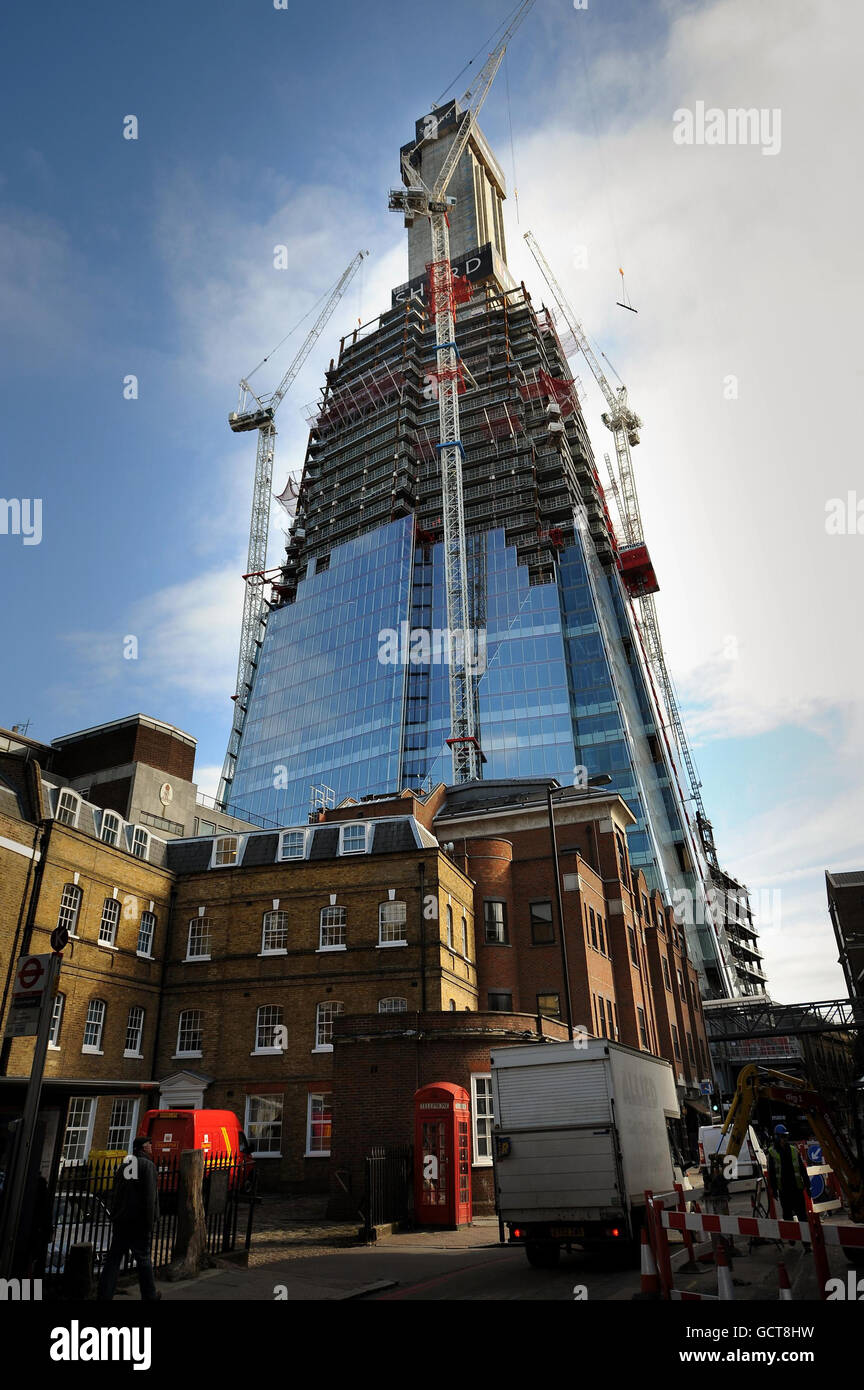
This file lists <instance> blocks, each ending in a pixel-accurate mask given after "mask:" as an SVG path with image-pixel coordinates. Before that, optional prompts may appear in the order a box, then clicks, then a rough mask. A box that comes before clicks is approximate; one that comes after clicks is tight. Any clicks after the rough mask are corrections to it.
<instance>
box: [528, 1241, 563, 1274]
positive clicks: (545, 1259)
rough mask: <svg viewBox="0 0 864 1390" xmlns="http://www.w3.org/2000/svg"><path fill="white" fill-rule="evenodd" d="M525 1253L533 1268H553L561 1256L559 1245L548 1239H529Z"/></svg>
mask: <svg viewBox="0 0 864 1390" xmlns="http://www.w3.org/2000/svg"><path fill="white" fill-rule="evenodd" d="M525 1254H526V1255H527V1256H528V1263H529V1265H531V1266H532V1267H533V1268H534V1269H554V1268H555V1266H556V1265H557V1263H558V1261H559V1259H560V1258H561V1247H560V1245H554V1244H553V1243H552V1241H549V1240H529V1242H528V1244H527V1245H526V1246H525Z"/></svg>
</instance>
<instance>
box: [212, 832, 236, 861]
mask: <svg viewBox="0 0 864 1390" xmlns="http://www.w3.org/2000/svg"><path fill="white" fill-rule="evenodd" d="M239 853H240V837H239V836H238V835H222V836H221V837H220V838H219V839H218V840H214V841H213V867H214V868H215V869H226V868H228V867H229V866H230V865H231V864H236V863H237V856H238V854H239Z"/></svg>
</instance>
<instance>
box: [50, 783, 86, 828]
mask: <svg viewBox="0 0 864 1390" xmlns="http://www.w3.org/2000/svg"><path fill="white" fill-rule="evenodd" d="M80 810H81V798H80V796H79V795H78V793H77V792H73V791H69V789H68V787H64V788H63V790H62V791H61V792H60V793H59V795H58V797H57V816H56V819H57V820H59V822H60V824H61V825H71V826H72V828H73V829H74V828H75V826H77V824H78V814H79V812H80Z"/></svg>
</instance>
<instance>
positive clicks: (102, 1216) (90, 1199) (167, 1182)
mask: <svg viewBox="0 0 864 1390" xmlns="http://www.w3.org/2000/svg"><path fill="white" fill-rule="evenodd" d="M122 1162H123V1160H122V1159H111V1158H109V1159H99V1160H97V1161H93V1162H88V1163H81V1164H74V1165H66V1166H65V1167H63V1168H61V1170H60V1173H59V1175H58V1178H57V1184H56V1188H55V1191H54V1194H53V1198H52V1200H51V1223H50V1234H49V1236H48V1242H47V1248H46V1251H45V1259H44V1278H45V1282H46V1286H47V1289H48V1291H49V1293H54V1294H56V1293H58V1292H59V1290H60V1288H61V1287H62V1284H63V1274H64V1270H65V1267H66V1262H67V1259H68V1257H69V1251H70V1250H71V1248H72V1246H73V1245H81V1244H88V1245H91V1246H92V1248H93V1268H94V1274H96V1275H97V1277H98V1274H99V1271H100V1270H101V1268H102V1265H103V1264H104V1262H105V1258H106V1256H107V1254H108V1250H109V1248H110V1246H111V1240H112V1235H113V1222H112V1219H111V1195H112V1192H113V1190H114V1185H115V1182H117V1181H124V1179H122V1178H121V1177H119V1176H118V1170H119V1169H120V1167H121V1164H122ZM157 1180H158V1193H159V1216H158V1219H157V1221H156V1224H155V1226H154V1228H153V1232H152V1236H151V1244H150V1253H151V1258H152V1261H153V1268H154V1269H155V1270H160V1269H162V1270H164V1269H166V1268H167V1267H168V1265H170V1264H171V1262H172V1260H173V1258H174V1247H175V1244H176V1240H177V1207H178V1201H177V1197H178V1191H179V1180H180V1164H179V1160H178V1161H176V1162H174V1163H169V1164H165V1163H160V1164H159V1165H158V1167H157ZM254 1187H255V1178H254V1172H253V1175H252V1176H250V1173H249V1168H248V1165H247V1162H246V1160H245V1158H244V1156H243V1155H239V1156H237V1155H232V1156H231V1157H228V1156H227V1155H220V1156H216V1157H214V1158H212V1159H210V1160H208V1161H207V1162H206V1164H205V1170H204V1182H203V1187H202V1197H203V1202H204V1213H205V1222H206V1230H207V1251H208V1253H209V1254H211V1255H217V1256H218V1255H224V1254H229V1253H230V1252H231V1251H234V1250H236V1249H237V1244H238V1232H240V1233H241V1239H243V1242H244V1248H245V1250H246V1251H248V1250H249V1247H250V1244H251V1240H252V1223H253V1217H254V1212H255V1206H256V1198H255V1194H254ZM241 1206H243V1207H246V1208H247V1213H246V1220H245V1229H244V1228H243V1227H242V1226H241V1221H240V1215H241ZM133 1269H134V1262H133V1261H132V1259H131V1257H130V1255H129V1252H128V1251H127V1253H126V1255H125V1256H124V1260H123V1264H122V1266H121V1272H128V1271H132V1270H133Z"/></svg>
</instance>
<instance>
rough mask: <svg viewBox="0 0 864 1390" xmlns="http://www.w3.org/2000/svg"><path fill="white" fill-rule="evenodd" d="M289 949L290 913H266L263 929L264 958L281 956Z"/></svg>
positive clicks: (262, 952) (262, 945) (262, 947)
mask: <svg viewBox="0 0 864 1390" xmlns="http://www.w3.org/2000/svg"><path fill="white" fill-rule="evenodd" d="M287 949H288V913H287V912H265V913H264V922H263V925H262V928H261V954H262V956H271V955H277V954H278V955H281V954H282V953H283V952H284V951H287Z"/></svg>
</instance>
